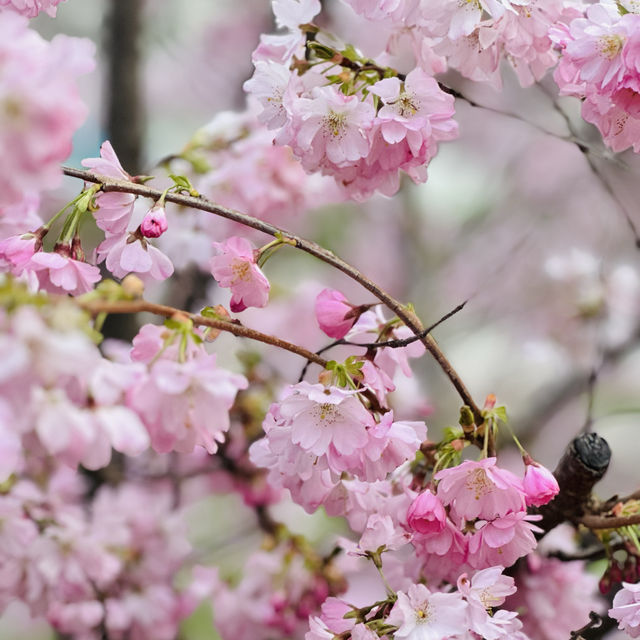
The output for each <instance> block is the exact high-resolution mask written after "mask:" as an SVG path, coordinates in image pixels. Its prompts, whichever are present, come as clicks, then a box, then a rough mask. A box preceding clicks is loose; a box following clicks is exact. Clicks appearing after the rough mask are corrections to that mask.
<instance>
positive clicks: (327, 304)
mask: <svg viewBox="0 0 640 640" xmlns="http://www.w3.org/2000/svg"><path fill="white" fill-rule="evenodd" d="M315 309H316V318H317V320H318V324H319V325H320V328H321V329H322V330H323V331H324V332H325V333H326V334H327V335H328V336H329V337H330V338H336V339H337V340H339V339H340V338H344V337H345V336H346V335H347V333H348V332H349V329H351V327H352V326H353V325H354V323H355V321H356V320H357V319H358V314H357V313H354V307H353V305H351V304H349V303H348V302H347V299H346V298H345V297H344V295H342V293H340V292H339V291H337V290H336V289H323V290H322V291H321V292H320V293H319V294H318V297H317V298H316V307H315Z"/></svg>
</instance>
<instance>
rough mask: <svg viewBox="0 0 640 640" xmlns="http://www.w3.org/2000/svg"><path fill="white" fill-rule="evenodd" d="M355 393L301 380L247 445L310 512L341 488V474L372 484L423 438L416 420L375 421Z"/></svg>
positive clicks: (256, 459) (278, 483) (384, 418)
mask: <svg viewBox="0 0 640 640" xmlns="http://www.w3.org/2000/svg"><path fill="white" fill-rule="evenodd" d="M358 395H359V394H358V393H357V392H353V391H347V390H344V389H341V388H339V387H329V388H327V387H324V386H323V385H322V384H309V383H308V382H300V383H298V384H296V385H292V386H290V387H289V388H288V389H287V390H286V391H285V393H284V395H283V397H282V398H281V400H280V401H279V402H277V403H274V404H272V405H271V408H270V409H269V412H268V413H267V416H266V418H265V421H264V423H263V428H264V431H265V434H266V436H265V437H264V438H262V439H261V440H258V441H257V442H256V443H254V444H253V445H252V446H251V449H250V454H251V459H252V461H253V462H254V464H256V465H257V466H258V467H263V468H268V469H269V470H270V471H269V476H268V478H269V481H270V482H271V484H273V485H274V486H283V487H285V488H287V489H289V491H290V492H291V495H292V497H293V499H294V501H296V502H297V503H298V504H300V505H302V506H303V507H304V508H305V509H306V510H307V511H309V512H313V511H315V510H316V509H317V508H318V506H319V505H320V504H322V503H325V502H327V501H329V500H330V499H331V495H332V491H334V490H337V491H339V490H340V479H341V476H342V474H343V473H346V474H349V475H351V476H353V477H355V478H358V479H361V480H364V481H366V482H372V481H375V480H381V479H383V478H385V477H386V476H387V474H388V473H389V472H391V471H393V470H394V469H395V468H396V467H398V466H399V465H400V464H402V463H403V462H405V461H407V460H411V459H413V457H414V456H415V453H416V451H417V450H418V447H419V446H420V443H421V442H422V441H423V440H424V438H425V437H426V427H425V425H424V424H423V423H420V422H402V421H394V419H393V412H392V411H389V412H387V413H385V414H384V415H383V416H382V417H381V419H380V421H379V422H377V421H376V420H375V419H374V417H373V415H372V414H371V412H370V411H369V410H368V409H367V408H366V407H365V406H364V405H363V403H362V402H361V400H360V398H359V397H358Z"/></svg>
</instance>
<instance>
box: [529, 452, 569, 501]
mask: <svg viewBox="0 0 640 640" xmlns="http://www.w3.org/2000/svg"><path fill="white" fill-rule="evenodd" d="M524 461H525V465H526V470H525V473H524V479H523V481H522V486H523V489H524V492H525V494H526V502H527V505H528V506H529V505H535V506H536V507H539V506H541V505H543V504H547V502H549V501H550V500H553V498H554V497H555V496H556V495H557V493H558V492H559V491H560V487H559V486H558V481H557V480H556V479H555V478H554V476H553V474H552V473H551V471H549V469H547V468H545V467H543V466H542V465H541V464H538V463H537V462H535V461H534V460H532V459H531V458H530V457H529V456H526V457H525V458H524Z"/></svg>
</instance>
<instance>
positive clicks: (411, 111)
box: [393, 91, 418, 118]
mask: <svg viewBox="0 0 640 640" xmlns="http://www.w3.org/2000/svg"><path fill="white" fill-rule="evenodd" d="M393 105H394V106H395V108H396V111H397V112H398V115H401V116H402V117H403V118H408V117H409V116H415V115H416V113H417V112H418V101H417V100H416V97H415V95H414V94H412V93H407V92H406V91H403V92H402V93H401V94H400V95H399V96H398V99H397V100H396V101H395V102H394V103H393Z"/></svg>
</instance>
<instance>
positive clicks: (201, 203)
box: [62, 167, 484, 425]
mask: <svg viewBox="0 0 640 640" xmlns="http://www.w3.org/2000/svg"><path fill="white" fill-rule="evenodd" d="M62 169H63V172H64V174H65V175H67V176H71V177H74V178H80V179H81V180H85V181H86V182H93V183H97V184H100V185H101V186H102V191H105V192H119V193H131V194H134V195H139V196H143V197H145V198H151V199H153V200H158V199H159V198H160V196H161V195H162V192H161V191H159V190H157V189H153V188H151V187H147V186H145V185H142V184H136V183H133V182H128V181H126V180H115V179H113V178H109V177H107V176H101V175H95V174H93V173H91V172H89V171H81V170H79V169H72V168H69V167H63V168H62ZM165 200H166V201H167V202H173V203H175V204H179V205H182V206H184V207H191V208H193V209H199V210H200V211H206V212H208V213H212V214H214V215H217V216H221V217H222V218H226V219H227V220H232V221H234V222H237V223H239V224H242V225H245V226H247V227H250V228H252V229H256V230H257V231H261V232H262V233H266V234H268V235H270V236H274V237H278V236H280V237H284V238H286V239H288V240H289V241H291V243H292V244H293V245H294V246H295V247H297V248H298V249H301V250H302V251H304V252H306V253H308V254H310V255H312V256H314V257H316V258H318V259H319V260H322V261H323V262H326V263H327V264H329V265H331V266H333V267H335V268H336V269H338V270H339V271H342V273H344V274H345V275H347V276H348V277H349V278H351V279H352V280H355V281H356V282H357V283H359V284H360V285H362V286H363V287H364V288H365V289H367V290H368V291H370V292H371V293H372V294H373V295H374V296H375V297H376V298H377V299H378V300H380V302H382V303H384V304H385V305H386V306H387V307H388V308H389V309H390V310H391V311H392V312H393V313H395V314H396V315H397V316H398V318H400V320H402V322H404V324H405V325H406V326H407V327H409V329H411V331H413V333H414V334H416V335H417V334H420V333H421V332H422V331H423V330H424V327H423V326H422V323H421V322H420V319H419V318H418V317H417V316H416V315H415V314H414V313H413V312H412V311H411V310H409V309H408V308H407V307H405V306H404V305H403V304H402V303H400V302H399V301H398V300H396V299H395V298H393V297H392V296H390V295H389V294H388V293H387V292H386V291H384V290H383V289H381V288H380V287H379V286H378V285H377V284H376V283H375V282H373V281H372V280H370V279H369V278H367V277H366V276H365V275H364V274H363V273H361V272H360V271H359V270H358V269H356V268H355V267H353V266H351V265H350V264H348V263H347V262H345V261H344V260H342V259H341V258H339V257H338V256H337V255H335V254H334V253H333V252H332V251H329V250H328V249H325V248H324V247H322V246H320V245H319V244H317V243H315V242H312V241H310V240H305V239H304V238H301V237H299V236H297V235H295V234H293V233H290V232H288V231H285V230H284V229H280V228H278V227H276V226H274V225H272V224H269V223H268V222H264V221H263V220H259V219H258V218H254V217H252V216H250V215H247V214H246V213H241V212H239V211H235V210H233V209H227V208H226V207H222V206H220V205H217V204H215V203H214V202H211V201H210V200H208V199H207V198H204V197H203V196H199V197H197V198H196V197H193V196H190V195H182V194H176V193H168V194H166V197H165ZM420 340H421V342H422V344H424V346H425V347H426V349H427V351H429V353H430V354H431V355H432V356H433V357H434V359H435V360H436V362H437V363H438V365H439V366H440V368H441V369H442V370H443V371H444V373H445V375H446V376H447V377H448V378H449V380H450V382H451V384H453V386H454V387H455V389H456V391H457V392H458V394H459V395H460V397H461V398H462V400H463V402H464V404H466V405H467V406H468V407H470V408H471V411H472V412H473V415H474V419H475V422H476V424H477V425H481V424H482V423H483V422H484V418H483V416H482V412H481V410H480V408H479V407H478V405H477V404H476V403H475V402H474V400H473V398H472V397H471V394H470V393H469V391H468V389H467V387H466V386H465V384H464V383H463V381H462V380H461V378H460V376H459V375H458V373H457V372H456V370H455V369H454V368H453V366H452V365H451V363H450V362H449V360H448V359H447V357H446V356H445V355H444V353H443V352H442V350H441V349H440V347H439V346H438V344H437V343H436V341H435V340H434V339H433V338H432V337H431V336H430V335H426V336H424V337H421V338H420ZM309 353H311V352H309ZM313 357H314V358H317V356H316V355H315V354H313ZM314 361H315V360H314Z"/></svg>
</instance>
